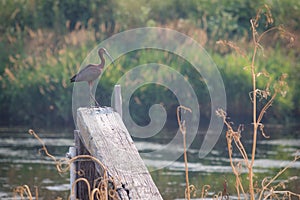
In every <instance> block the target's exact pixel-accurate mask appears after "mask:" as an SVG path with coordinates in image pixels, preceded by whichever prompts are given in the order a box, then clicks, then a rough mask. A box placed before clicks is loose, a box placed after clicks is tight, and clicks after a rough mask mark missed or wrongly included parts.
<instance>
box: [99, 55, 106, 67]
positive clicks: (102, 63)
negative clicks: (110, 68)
mask: <svg viewBox="0 0 300 200" xmlns="http://www.w3.org/2000/svg"><path fill="white" fill-rule="evenodd" d="M99 57H100V60H101V63H100V65H99V66H100V68H103V67H104V65H105V59H104V57H103V55H102V54H100V55H99Z"/></svg>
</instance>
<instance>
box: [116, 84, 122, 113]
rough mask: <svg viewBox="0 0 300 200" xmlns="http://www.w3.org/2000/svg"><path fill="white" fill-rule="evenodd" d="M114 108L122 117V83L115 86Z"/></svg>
mask: <svg viewBox="0 0 300 200" xmlns="http://www.w3.org/2000/svg"><path fill="white" fill-rule="evenodd" d="M114 108H115V111H116V112H117V113H119V115H120V116H121V118H122V95H121V85H115V87H114Z"/></svg>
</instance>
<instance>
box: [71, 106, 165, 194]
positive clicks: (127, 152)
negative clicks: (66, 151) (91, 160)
mask: <svg viewBox="0 0 300 200" xmlns="http://www.w3.org/2000/svg"><path fill="white" fill-rule="evenodd" d="M77 125H78V128H79V130H80V138H81V141H82V143H83V144H84V146H85V148H86V149H87V150H88V151H89V153H90V154H91V155H92V156H94V157H95V158H97V159H99V160H100V161H101V162H102V164H104V165H105V166H106V169H107V175H108V176H110V177H111V178H113V180H114V184H115V187H116V188H115V189H116V190H117V191H118V196H119V197H118V198H119V199H132V200H139V199H140V200H141V199H144V200H146V199H147V200H148V199H152V200H157V199H162V197H161V195H160V193H159V191H158V189H157V187H156V186H155V184H154V182H153V180H152V178H151V176H150V174H149V172H148V170H147V168H146V166H145V164H144V162H143V160H142V159H141V157H140V155H139V153H138V150H137V148H136V147H135V145H134V143H133V140H132V138H131V136H130V134H129V133H128V131H127V129H126V127H125V125H124V123H123V121H122V119H121V117H120V115H119V114H118V113H116V112H114V111H113V110H112V109H111V108H79V109H78V110H77ZM96 168H97V167H96ZM97 171H98V173H100V174H101V173H103V170H100V168H99V166H98V168H97ZM102 176H103V174H102Z"/></svg>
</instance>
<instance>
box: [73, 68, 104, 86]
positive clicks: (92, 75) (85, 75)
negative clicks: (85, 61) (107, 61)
mask: <svg viewBox="0 0 300 200" xmlns="http://www.w3.org/2000/svg"><path fill="white" fill-rule="evenodd" d="M102 69H103V68H100V67H99V66H98V65H95V64H89V65H87V66H86V67H85V68H83V69H82V70H80V71H79V72H78V73H77V74H75V75H74V76H73V77H72V78H71V79H70V80H71V82H81V81H87V82H89V81H94V80H96V79H97V78H98V77H99V76H100V74H101V73H102Z"/></svg>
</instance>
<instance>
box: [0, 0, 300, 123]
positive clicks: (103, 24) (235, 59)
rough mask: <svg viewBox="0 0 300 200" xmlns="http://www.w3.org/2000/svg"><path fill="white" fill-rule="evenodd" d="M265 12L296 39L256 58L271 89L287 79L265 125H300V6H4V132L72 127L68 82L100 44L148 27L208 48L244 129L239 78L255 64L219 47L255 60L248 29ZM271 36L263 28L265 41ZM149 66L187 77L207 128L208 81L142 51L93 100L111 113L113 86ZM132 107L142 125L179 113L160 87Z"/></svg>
mask: <svg viewBox="0 0 300 200" xmlns="http://www.w3.org/2000/svg"><path fill="white" fill-rule="evenodd" d="M265 3H266V4H268V5H269V7H270V8H271V11H272V14H273V17H274V19H275V22H274V26H275V25H276V26H277V25H281V24H284V25H285V28H286V29H287V30H288V31H291V32H292V33H293V34H294V36H295V39H296V41H295V43H294V45H293V46H291V45H290V44H289V42H290V40H289V39H290V38H281V35H279V34H271V35H270V36H269V37H267V38H266V39H265V40H264V41H263V45H264V46H265V49H264V52H263V53H261V56H260V57H259V58H258V63H259V65H261V66H262V68H264V69H266V70H267V71H269V72H270V73H271V74H272V77H273V78H274V79H276V78H278V77H280V75H281V73H283V72H284V73H287V74H288V75H289V78H288V84H289V89H288V91H287V92H288V93H287V95H286V97H285V98H280V99H279V100H278V101H276V102H275V103H274V105H273V107H272V108H271V109H270V111H269V113H267V117H268V119H269V120H270V122H272V121H273V122H281V123H285V122H295V120H297V119H298V118H299V116H300V109H299V106H298V105H300V90H299V88H300V82H299V81H298V80H299V79H300V73H299V71H300V66H299V63H300V62H299V60H300V59H299V58H300V57H299V50H300V48H299V47H300V43H299V42H298V41H297V36H298V35H299V28H300V27H299V26H300V23H299V20H300V16H299V13H300V12H299V9H300V1H298V0H289V1H280V0H273V1H269V0H263V1H261V0H252V1H240V0H225V1H217V0H213V1H208V0H201V1H199V0H190V1H181V0H165V1H159V0H151V1H146V0H140V1H134V0H127V1H124V0H121V1H117V0H69V1H61V0H43V1H38V0H15V1H11V0H2V1H0V51H1V54H0V110H1V112H0V117H1V122H0V124H1V125H28V124H30V125H33V126H41V127H47V126H53V125H54V124H55V126H70V127H71V126H73V118H72V112H71V103H72V102H71V99H72V98H71V96H72V87H73V86H72V85H71V84H70V83H69V78H70V77H71V76H72V75H73V74H75V73H76V72H77V70H78V69H79V68H80V65H81V62H82V61H83V60H84V58H85V57H86V56H87V55H88V53H89V52H90V51H91V49H92V48H94V47H95V46H96V45H97V44H98V43H99V42H101V41H102V40H104V39H106V38H108V37H109V36H111V35H113V34H115V33H118V32H121V31H124V30H128V29H131V28H137V27H144V26H157V27H167V28H171V29H175V30H178V31H180V32H183V33H185V34H187V35H189V36H190V37H192V38H194V39H195V40H196V41H198V42H199V43H200V44H202V45H203V46H204V47H205V49H206V50H207V51H208V52H209V54H210V55H211V56H212V58H213V60H214V61H215V63H216V64H217V66H218V67H219V70H220V72H221V74H222V77H223V81H224V84H225V88H226V93H227V102H228V113H229V115H231V116H232V117H233V118H234V117H236V118H237V119H241V118H246V119H247V118H249V117H250V113H251V102H250V100H249V95H248V93H249V91H250V90H251V80H250V76H249V71H247V70H244V69H243V68H244V67H245V66H247V65H249V60H247V59H245V58H243V57H242V56H240V55H237V54H236V53H234V52H232V50H230V49H229V48H226V47H222V46H220V45H217V44H216V41H218V40H220V39H225V40H233V41H235V42H236V43H237V44H239V46H240V47H242V48H243V49H245V51H249V50H250V47H251V37H250V34H251V33H250V23H249V20H250V18H251V17H254V16H255V14H256V11H257V9H258V8H259V7H261V6H262V5H263V4H265ZM267 28H269V27H265V26H264V25H263V23H262V25H261V26H260V28H259V31H263V30H266V29H267ZM250 56H251V51H250V54H248V57H250ZM153 60H154V61H156V62H158V63H162V64H165V65H169V66H172V67H174V68H175V69H176V70H178V71H180V73H182V74H183V75H185V76H186V78H187V79H188V80H189V81H190V82H191V84H192V86H193V87H194V89H195V91H196V93H197V96H198V98H199V99H201V104H202V105H200V108H201V114H202V115H203V117H204V118H207V119H209V117H210V115H211V113H210V110H209V109H210V107H209V104H210V100H209V95H208V92H207V89H206V85H205V83H204V81H203V80H201V78H199V77H200V75H197V74H196V72H195V70H194V69H193V67H192V66H190V65H189V63H187V62H185V61H184V60H181V59H180V58H178V57H177V56H176V55H171V54H161V53H155V52H150V53H149V52H148V51H139V52H132V53H130V54H128V55H126V57H121V58H119V59H118V60H117V61H116V68H109V69H107V70H106V72H105V74H103V77H102V79H101V82H100V83H99V86H98V89H97V91H101V92H97V98H101V99H102V101H101V102H104V104H106V105H109V103H110V97H111V92H112V88H113V86H114V84H115V83H116V81H117V80H118V79H119V78H120V77H121V76H122V75H123V74H124V73H125V72H126V71H127V70H129V69H130V68H132V67H134V66H137V65H139V64H141V63H147V62H148V61H151V62H153ZM179 63H180V64H179ZM153 76H155V74H153ZM262 83H263V81H262ZM262 83H261V86H262V85H263V84H262ZM131 100H132V101H131V103H132V104H131V107H132V108H133V109H132V110H133V112H132V115H133V117H134V119H136V121H137V122H138V123H141V124H146V123H147V122H148V120H149V119H148V118H147V113H148V110H147V109H149V107H150V106H151V105H152V104H154V103H160V104H162V105H164V106H165V107H166V108H167V111H168V112H170V113H171V114H172V113H173V114H174V111H175V109H174V108H176V106H177V104H178V102H177V100H176V98H175V96H174V95H173V94H172V93H171V92H170V91H168V90H167V88H164V87H161V86H157V85H149V86H145V87H142V88H140V89H138V90H137V91H136V92H135V93H134V94H133V97H132V99H131ZM172 110H173V111H172Z"/></svg>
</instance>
